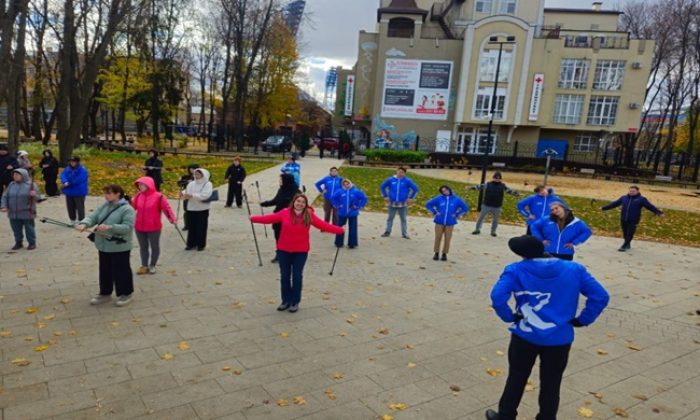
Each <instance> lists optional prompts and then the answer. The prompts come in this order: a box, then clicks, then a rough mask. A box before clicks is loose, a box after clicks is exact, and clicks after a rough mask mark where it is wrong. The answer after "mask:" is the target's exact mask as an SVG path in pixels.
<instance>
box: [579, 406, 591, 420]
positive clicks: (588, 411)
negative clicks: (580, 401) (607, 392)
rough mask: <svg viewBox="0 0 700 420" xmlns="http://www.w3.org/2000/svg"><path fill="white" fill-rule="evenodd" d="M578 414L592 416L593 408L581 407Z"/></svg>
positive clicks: (586, 416)
mask: <svg viewBox="0 0 700 420" xmlns="http://www.w3.org/2000/svg"><path fill="white" fill-rule="evenodd" d="M578 415H579V416H580V417H585V418H591V417H593V410H591V409H590V408H588V407H580V408H579V409H578Z"/></svg>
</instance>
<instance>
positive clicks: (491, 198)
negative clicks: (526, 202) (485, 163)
mask: <svg viewBox="0 0 700 420" xmlns="http://www.w3.org/2000/svg"><path fill="white" fill-rule="evenodd" d="M470 189H472V190H476V191H479V190H484V201H483V203H482V204H481V213H479V218H478V219H477V221H476V227H475V228H474V232H472V235H478V234H480V233H481V225H482V223H484V219H485V218H486V216H488V215H489V214H490V215H491V217H492V219H491V236H496V229H497V228H498V219H499V218H500V216H501V208H502V207H503V196H504V195H505V193H508V194H510V195H514V196H516V197H517V196H519V195H520V194H518V192H517V191H513V190H511V189H510V188H508V187H506V184H504V183H503V181H502V176H501V173H500V172H496V173H494V174H493V179H492V180H491V181H490V182H487V183H486V184H481V185H475V186H473V187H471V188H470Z"/></svg>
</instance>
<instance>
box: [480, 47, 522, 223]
mask: <svg viewBox="0 0 700 420" xmlns="http://www.w3.org/2000/svg"><path fill="white" fill-rule="evenodd" d="M489 44H490V45H498V60H497V61H496V74H495V77H494V81H493V94H492V95H491V107H490V108H491V110H490V112H489V128H488V131H487V134H486V150H484V161H483V165H482V168H481V185H484V184H485V183H486V169H488V166H489V151H490V150H491V137H492V133H493V117H494V114H495V112H496V96H497V93H498V76H499V73H500V72H501V56H502V55H503V45H504V44H515V37H514V36H508V37H506V40H505V41H501V40H499V37H497V36H492V37H490V38H489ZM477 138H478V135H477ZM483 201H484V188H479V202H478V204H477V206H476V209H477V210H478V211H481V204H482V202H483Z"/></svg>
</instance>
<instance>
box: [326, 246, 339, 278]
mask: <svg viewBox="0 0 700 420" xmlns="http://www.w3.org/2000/svg"><path fill="white" fill-rule="evenodd" d="M339 252H340V247H337V248H336V249H335V258H333V266H332V267H331V271H330V273H328V275H329V276H332V275H333V271H335V262H336V261H338V253H339Z"/></svg>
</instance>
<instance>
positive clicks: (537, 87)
mask: <svg viewBox="0 0 700 420" xmlns="http://www.w3.org/2000/svg"><path fill="white" fill-rule="evenodd" d="M619 16H620V13H619V12H615V11H608V10H602V8H601V4H600V3H594V4H593V5H592V8H591V9H588V10H580V9H546V8H545V7H544V0H445V1H434V0H381V1H380V2H379V8H378V9H377V28H376V31H375V32H371V33H370V32H365V31H361V32H360V34H359V40H358V43H359V49H358V51H359V53H358V57H357V62H356V65H355V67H354V68H353V69H352V71H351V72H350V73H343V74H344V75H346V74H349V75H350V76H351V77H354V86H353V94H352V95H345V92H343V94H342V97H343V98H346V96H347V97H350V102H346V103H344V104H341V105H344V106H345V112H346V115H347V114H350V115H348V118H350V119H352V120H353V121H355V124H357V125H359V126H361V127H366V129H367V130H368V131H370V132H371V138H372V141H373V143H374V147H394V148H402V147H411V148H412V147H413V145H414V143H413V142H414V141H415V138H416V137H417V136H418V137H419V138H420V145H421V147H423V148H425V147H427V148H428V149H429V150H434V151H437V152H446V153H457V154H480V153H483V152H484V151H485V149H486V144H487V142H486V133H487V127H488V123H489V120H490V119H491V117H492V116H491V112H490V110H491V100H492V97H493V94H494V87H496V101H495V102H496V106H495V112H494V113H493V127H494V130H493V142H492V145H491V146H492V147H491V152H495V151H497V150H505V149H508V148H512V147H513V144H514V143H515V142H517V143H518V144H519V145H520V147H530V148H535V147H537V146H538V145H539V144H545V143H546V144H548V145H550V146H552V145H553V146H552V147H554V148H555V149H556V150H559V151H565V152H566V153H569V152H579V153H592V152H594V151H595V150H596V149H598V148H599V147H600V146H601V145H602V144H603V143H604V142H606V141H610V140H611V139H613V138H614V137H615V136H618V135H622V134H625V133H633V132H635V131H636V130H637V129H638V127H639V122H640V116H641V110H642V103H643V101H644V90H645V89H644V88H645V86H646V83H647V78H648V74H649V68H650V61H651V57H652V52H653V48H654V45H653V42H652V41H649V40H637V39H630V37H629V35H628V34H627V33H626V32H620V31H618V29H617V28H618V20H619ZM507 40H510V41H512V42H509V43H503V44H499V43H494V42H493V41H498V42H504V41H507ZM499 50H500V51H499ZM499 53H500V67H499V69H498V70H499V71H498V73H499V75H498V82H497V86H495V85H496V80H495V79H496V77H495V76H496V68H497V65H498V62H499V59H498V57H499ZM341 82H342V80H340V79H339V83H338V85H339V90H340V89H346V88H347V85H346V84H345V83H341ZM389 138H390V139H391V141H389V140H388V139H389Z"/></svg>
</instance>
